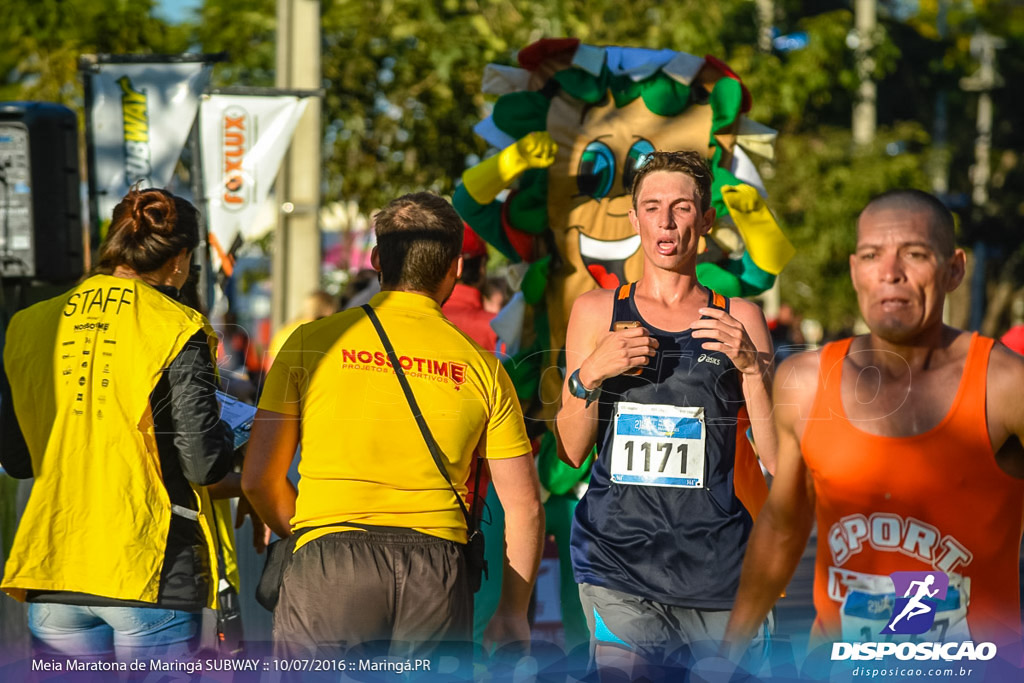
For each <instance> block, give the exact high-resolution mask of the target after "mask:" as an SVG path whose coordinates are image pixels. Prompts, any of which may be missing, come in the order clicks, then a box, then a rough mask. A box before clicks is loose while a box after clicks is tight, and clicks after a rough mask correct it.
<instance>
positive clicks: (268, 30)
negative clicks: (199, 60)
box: [193, 0, 277, 87]
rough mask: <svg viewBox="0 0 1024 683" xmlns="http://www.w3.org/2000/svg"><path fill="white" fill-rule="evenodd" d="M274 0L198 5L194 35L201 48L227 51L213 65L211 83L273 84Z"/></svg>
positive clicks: (216, 1) (214, 1) (219, 0)
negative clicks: (222, 57)
mask: <svg viewBox="0 0 1024 683" xmlns="http://www.w3.org/2000/svg"><path fill="white" fill-rule="evenodd" d="M276 11H277V0H246V1H245V2H238V0H206V1H205V2H204V3H203V5H202V6H201V7H200V8H199V12H198V15H199V16H198V21H197V23H196V25H195V29H194V33H193V36H194V39H195V40H196V42H197V43H198V44H199V45H201V46H202V49H203V52H209V53H216V52H227V53H228V56H229V61H227V62H220V63H218V64H216V65H214V69H213V85H214V86H228V85H246V86H252V87H271V86H273V85H274V55H275V52H276V50H277V44H276V38H277V16H276Z"/></svg>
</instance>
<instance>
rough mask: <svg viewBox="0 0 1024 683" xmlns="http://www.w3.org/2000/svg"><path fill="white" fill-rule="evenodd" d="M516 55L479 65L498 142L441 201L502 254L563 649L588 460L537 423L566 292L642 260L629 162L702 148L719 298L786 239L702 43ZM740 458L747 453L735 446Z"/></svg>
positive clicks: (758, 278) (579, 638) (628, 271)
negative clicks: (568, 460)
mask: <svg viewBox="0 0 1024 683" xmlns="http://www.w3.org/2000/svg"><path fill="white" fill-rule="evenodd" d="M518 58H519V64H520V67H521V68H517V67H508V66H499V65H495V64H491V65H488V66H487V69H486V71H485V73H484V79H483V90H484V92H485V93H487V94H491V95H497V96H498V99H497V101H496V102H495V104H494V108H493V112H492V114H491V116H490V117H488V118H487V119H485V120H484V121H482V122H480V123H479V124H478V125H477V126H476V128H475V131H476V133H477V134H478V135H480V136H481V137H483V138H484V139H485V140H486V141H487V142H488V143H489V144H490V145H491V146H492V147H494V148H496V149H498V150H499V151H498V153H497V154H495V155H493V156H491V157H488V158H487V159H485V160H484V161H482V162H480V163H479V164H477V165H476V166H473V167H472V168H470V169H468V170H467V171H466V172H465V173H464V174H463V176H462V184H461V185H460V186H459V187H458V188H457V189H456V192H455V195H454V200H453V201H454V204H455V208H456V209H457V210H458V211H459V213H460V214H461V216H462V218H463V220H465V221H466V223H467V224H468V225H469V226H470V227H471V228H472V229H473V230H474V231H475V232H476V233H477V234H478V235H480V236H481V237H482V238H483V239H484V240H485V241H486V242H487V243H488V244H490V245H491V246H492V247H493V248H494V249H496V250H497V251H498V252H500V253H501V254H503V255H504V256H505V257H506V258H507V259H508V260H509V263H510V265H509V280H510V284H511V285H512V287H513V289H514V290H517V293H516V295H515V296H514V297H513V299H512V300H511V302H510V303H509V305H508V306H506V308H505V309H504V310H503V311H502V313H501V314H500V315H499V316H498V318H497V319H496V320H495V321H494V322H493V323H492V325H493V326H494V328H495V330H496V331H497V332H498V334H499V336H500V337H501V339H502V340H503V341H504V342H505V344H506V350H507V351H508V353H509V357H508V358H507V359H506V360H505V367H506V369H507V370H508V371H509V374H510V375H511V376H512V380H513V382H514V383H515V385H516V389H517V392H518V395H519V398H520V400H521V401H522V402H523V405H524V413H525V414H526V417H527V425H528V428H529V429H530V430H531V435H532V436H535V437H537V440H536V442H537V444H538V445H537V449H538V462H537V464H538V470H539V472H540V477H541V484H542V486H543V487H544V489H545V490H546V494H545V495H547V496H548V497H547V501H546V503H545V507H546V510H547V516H548V517H547V518H548V532H549V533H551V534H554V535H555V536H556V539H557V540H558V545H559V556H560V558H561V572H560V583H561V589H560V592H561V599H562V617H563V624H564V626H565V636H566V643H565V644H566V645H567V646H568V647H569V648H572V647H574V646H576V645H580V644H583V643H586V642H587V640H588V633H587V628H586V624H585V622H584V618H583V614H582V610H581V609H580V607H579V598H578V594H577V592H576V591H577V588H576V584H575V582H574V580H573V577H572V570H571V567H570V566H569V560H568V543H569V528H570V526H571V522H572V513H573V510H574V509H575V505H576V502H577V501H578V500H579V498H580V496H581V495H582V494H583V492H584V491H585V490H586V480H587V478H588V476H589V465H590V460H589V459H588V461H587V463H585V464H584V466H583V467H581V468H580V469H578V470H577V469H573V468H571V467H569V466H567V465H564V464H563V463H562V462H561V461H560V460H559V459H558V455H557V440H556V438H555V436H554V434H553V433H552V432H550V431H548V426H549V425H551V424H553V418H554V416H555V413H556V411H557V409H558V405H559V400H560V395H561V389H562V383H563V381H564V367H565V361H564V353H565V351H564V348H565V332H566V327H567V325H568V320H569V313H570V311H571V310H572V304H573V302H574V301H575V300H576V298H577V297H579V296H580V295H581V294H583V293H584V292H587V291H590V290H592V289H596V288H598V287H602V288H606V289H610V288H615V287H618V286H620V285H622V284H625V283H627V282H632V281H635V280H637V279H639V277H640V276H641V274H642V269H643V256H642V254H641V252H640V237H639V235H637V234H636V233H635V232H634V231H633V228H632V226H631V225H630V223H629V219H628V213H629V211H630V209H631V208H632V195H631V188H632V182H633V176H634V175H635V173H636V170H637V168H639V167H640V166H641V165H642V164H643V163H644V161H645V159H646V156H647V155H648V154H650V153H651V152H653V151H655V150H659V151H674V150H697V151H700V152H701V153H703V154H704V155H705V157H706V158H707V159H708V163H709V165H710V166H711V169H712V172H713V174H714V184H713V187H712V205H713V206H714V208H715V209H716V212H717V219H716V223H715V227H714V229H713V230H712V231H711V233H710V237H711V239H710V240H708V241H707V243H706V244H703V245H702V252H703V253H702V255H701V257H700V262H699V264H698V266H697V276H698V279H699V280H700V282H701V283H702V284H703V285H705V286H707V287H710V288H711V289H714V290H715V291H717V292H719V293H721V294H723V295H725V296H729V297H735V296H753V295H756V294H760V293H761V292H763V291H765V290H766V289H768V288H770V287H771V286H772V285H773V284H774V282H775V277H776V275H778V274H779V272H781V270H782V268H783V267H784V266H785V264H786V263H787V262H788V261H789V259H790V258H791V257H792V256H793V247H792V245H791V244H790V243H789V241H788V240H787V239H786V237H785V235H783V233H782V231H781V230H780V229H779V226H778V224H777V223H776V222H775V219H774V217H773V216H772V214H771V212H770V211H769V210H768V207H767V205H766V204H765V201H764V197H765V192H764V187H763V185H762V183H761V180H760V178H759V177H758V175H757V171H756V169H755V167H754V164H753V163H752V162H751V161H750V158H749V157H748V156H747V154H746V152H750V153H753V154H757V155H759V156H762V157H766V158H771V157H772V154H773V150H772V146H773V144H774V140H775V131H773V130H772V129H770V128H767V127H765V126H762V125H760V124H757V123H755V122H753V121H751V120H749V119H747V118H746V117H745V116H744V115H743V114H744V113H745V112H747V111H749V109H750V105H751V98H750V93H749V92H747V89H746V88H745V87H744V86H743V83H742V82H741V81H740V79H739V77H738V76H737V75H736V74H735V73H734V72H733V71H732V70H731V69H730V68H729V67H728V66H727V65H726V64H724V63H723V62H721V61H719V60H717V59H715V58H714V57H711V56H710V55H709V56H705V57H696V56H694V55H689V54H686V53H683V52H676V51H673V50H647V49H641V48H624V47H608V46H593V45H586V44H583V43H581V42H580V41H579V40H576V39H572V38H566V39H545V40H541V41H538V42H536V43H533V44H532V45H530V46H528V47H526V48H525V49H523V50H522V51H520V53H519V57H518ZM744 150H746V152H745V151H744ZM740 457H741V454H740V452H739V449H738V451H737V459H739V458H740ZM749 457H756V456H754V455H753V454H752V451H751V454H750V455H749ZM737 469H739V468H737ZM744 487H745V488H746V494H745V495H746V496H747V498H748V500H744V502H745V503H746V504H747V507H748V508H749V509H751V510H752V512H756V510H757V509H759V508H760V504H761V503H762V502H763V500H764V497H765V496H766V495H767V487H766V486H765V484H764V481H763V480H761V481H760V482H757V481H751V482H747V483H745V484H744ZM740 489H741V482H737V491H738V493H739V491H740ZM742 497H743V496H742V495H741V498H742ZM489 503H490V505H491V507H492V509H493V508H495V507H496V502H495V501H493V499H492V500H491V501H489ZM495 516H496V517H498V518H500V516H501V515H500V511H499V513H498V514H497V515H495ZM497 526H498V525H497V524H495V525H492V526H491V527H490V531H491V533H489V534H488V536H492V538H490V539H489V541H488V544H487V547H488V549H489V550H493V551H494V553H495V554H494V555H493V556H492V558H491V562H490V566H491V567H500V566H501V548H502V543H501V533H500V529H498V530H497V531H495V529H496V527H497ZM495 575H497V576H495ZM488 584H490V588H488V587H485V588H484V589H483V590H482V591H481V593H480V594H478V595H477V608H476V613H477V623H478V626H481V627H482V625H483V624H486V621H487V619H488V618H489V617H490V614H491V613H492V612H493V610H494V604H496V601H497V596H496V595H494V591H495V590H500V584H501V577H500V571H496V572H492V575H491V577H489V580H488ZM478 631H479V629H478Z"/></svg>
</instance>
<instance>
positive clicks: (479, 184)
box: [462, 132, 558, 205]
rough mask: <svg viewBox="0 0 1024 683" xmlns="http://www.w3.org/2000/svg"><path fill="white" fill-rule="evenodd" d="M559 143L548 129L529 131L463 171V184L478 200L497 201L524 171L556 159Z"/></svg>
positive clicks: (477, 201) (543, 166)
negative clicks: (499, 194)
mask: <svg viewBox="0 0 1024 683" xmlns="http://www.w3.org/2000/svg"><path fill="white" fill-rule="evenodd" d="M557 151H558V145H557V144H555V141H554V140H552V139H551V135H549V134H548V133H546V132H534V133H530V134H529V135H526V136H524V137H522V138H520V139H519V140H517V141H516V142H515V143H514V144H511V145H509V146H508V147H506V148H505V149H503V150H501V151H500V152H499V153H497V154H495V155H494V156H492V157H489V158H487V159H484V160H483V161H481V162H480V163H479V164H477V165H476V166H474V167H473V168H470V169H467V170H466V172H465V173H463V174H462V185H463V186H464V187H465V188H466V191H467V192H468V193H469V196H470V197H472V198H473V201H475V202H476V203H477V204H480V205H486V204H490V203H491V202H493V201H494V198H495V197H497V196H498V193H499V192H501V191H502V190H504V189H505V188H507V187H508V186H509V185H511V184H512V181H514V180H515V179H516V178H518V177H519V176H520V175H522V174H523V172H524V171H526V170H528V169H531V168H547V167H548V166H550V165H551V164H553V163H554V162H555V152H557Z"/></svg>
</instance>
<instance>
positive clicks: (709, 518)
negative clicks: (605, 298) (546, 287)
mask: <svg viewBox="0 0 1024 683" xmlns="http://www.w3.org/2000/svg"><path fill="white" fill-rule="evenodd" d="M635 291H636V283H632V284H628V285H624V286H623V287H622V288H620V289H619V291H618V292H617V295H616V299H615V308H614V314H613V316H612V327H614V324H615V322H616V321H632V320H635V321H639V322H640V324H641V325H643V326H644V327H645V328H647V330H648V331H649V332H650V334H651V336H653V337H654V338H656V339H657V340H658V343H659V344H660V346H659V347H658V349H657V351H656V355H655V356H654V357H653V358H652V359H651V363H650V365H648V366H646V367H645V368H644V369H643V371H642V372H641V373H640V374H639V375H619V376H617V377H611V378H609V379H607V380H605V381H604V383H603V384H602V387H601V395H600V398H599V402H600V405H599V408H598V415H599V425H598V433H597V444H598V458H597V460H596V461H595V462H594V468H593V474H592V475H591V479H590V487H589V489H588V490H587V493H586V495H584V496H583V499H582V500H581V501H580V503H579V505H578V506H577V507H576V514H575V518H574V520H573V528H572V542H571V547H572V553H571V554H572V564H573V571H574V574H575V578H576V581H577V582H579V583H589V584H593V585H597V586H603V587H605V588H610V589H612V590H617V591H622V592H624V593H630V594H632V595H638V596H640V597H644V598H648V599H651V600H655V601H657V602H661V603H664V604H668V605H677V606H681V607H691V608H699V609H731V608H732V605H733V600H734V598H735V596H736V589H737V588H738V586H739V578H740V565H741V564H742V561H743V554H744V551H745V550H746V545H747V538H748V536H749V535H750V528H751V526H752V525H753V520H752V518H751V516H750V513H749V512H748V511H747V509H746V508H745V507H744V506H743V504H742V503H741V502H740V500H739V499H738V498H737V497H736V492H735V488H734V486H733V470H734V462H735V451H736V439H737V424H738V423H739V422H740V420H739V414H740V409H741V408H742V407H743V405H744V404H743V392H742V388H741V373H740V371H739V370H738V369H737V368H736V366H734V365H733V363H732V361H731V360H729V358H728V357H727V356H726V355H725V354H724V353H721V352H719V351H705V350H704V349H702V348H701V344H702V343H704V341H705V340H704V339H694V338H693V337H692V336H691V332H690V330H683V331H682V332H666V331H664V330H659V329H657V328H655V327H653V326H651V325H649V324H647V323H646V322H644V320H643V318H642V317H641V316H640V312H639V311H638V310H637V307H636V302H635V300H634V295H635ZM708 305H709V306H714V307H716V308H720V309H723V310H725V311H728V310H729V300H728V299H726V298H725V297H722V296H721V295H718V294H715V293H714V292H710V291H709V293H708ZM740 438H746V437H745V435H743V434H740Z"/></svg>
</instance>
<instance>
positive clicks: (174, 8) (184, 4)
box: [156, 0, 203, 23]
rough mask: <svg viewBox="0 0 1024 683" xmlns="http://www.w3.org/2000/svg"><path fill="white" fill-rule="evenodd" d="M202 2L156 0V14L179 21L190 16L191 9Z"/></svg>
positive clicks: (193, 0) (199, 0) (191, 0)
mask: <svg viewBox="0 0 1024 683" xmlns="http://www.w3.org/2000/svg"><path fill="white" fill-rule="evenodd" d="M202 4H203V0H157V3H156V7H157V9H156V14H157V15H158V16H161V17H163V18H164V19H167V20H169V21H173V22H175V23H180V22H182V21H185V20H186V19H188V18H189V17H190V15H191V14H192V11H193V10H194V9H196V8H197V7H199V6H200V5H202Z"/></svg>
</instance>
